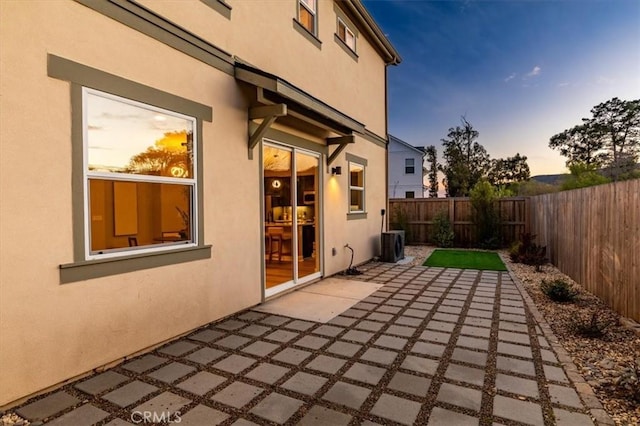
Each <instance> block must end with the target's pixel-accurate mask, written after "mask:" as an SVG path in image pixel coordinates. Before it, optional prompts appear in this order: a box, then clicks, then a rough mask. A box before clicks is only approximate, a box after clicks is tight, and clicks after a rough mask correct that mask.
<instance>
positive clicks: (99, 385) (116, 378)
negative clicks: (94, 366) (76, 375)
mask: <svg viewBox="0 0 640 426" xmlns="http://www.w3.org/2000/svg"><path fill="white" fill-rule="evenodd" d="M127 380H129V378H128V377H127V376H125V375H122V374H119V373H116V372H115V371H105V372H104V373H101V374H98V375H97V376H94V377H92V378H91V379H89V380H85V381H84V382H80V383H78V384H76V385H75V386H74V387H75V388H76V389H78V390H81V391H82V392H85V393H88V394H89V395H97V394H99V393H102V392H104V391H106V390H108V389H111V388H113V387H116V386H118V385H119V384H121V383H124V382H126V381H127Z"/></svg>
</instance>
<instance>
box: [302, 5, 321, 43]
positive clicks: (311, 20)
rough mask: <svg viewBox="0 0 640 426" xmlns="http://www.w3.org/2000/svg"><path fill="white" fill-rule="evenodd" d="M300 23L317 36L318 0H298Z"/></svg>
mask: <svg viewBox="0 0 640 426" xmlns="http://www.w3.org/2000/svg"><path fill="white" fill-rule="evenodd" d="M298 22H299V23H300V24H301V25H302V26H303V27H304V28H306V29H307V31H309V32H310V33H311V34H313V35H317V26H318V25H317V24H318V16H317V4H316V0H298Z"/></svg>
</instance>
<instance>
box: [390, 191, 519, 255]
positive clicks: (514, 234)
mask: <svg viewBox="0 0 640 426" xmlns="http://www.w3.org/2000/svg"><path fill="white" fill-rule="evenodd" d="M498 210H499V211H500V217H501V218H502V223H501V225H500V227H501V234H502V245H503V246H508V245H509V244H511V243H512V242H514V241H516V240H518V238H519V237H520V234H522V233H524V232H527V230H528V215H527V212H528V209H527V199H526V198H524V197H508V198H500V199H499V200H498ZM389 211H390V213H391V216H390V227H391V229H404V230H405V232H406V234H407V235H408V236H409V238H408V239H407V242H408V243H413V244H434V243H435V241H434V240H433V236H434V220H435V218H436V215H437V214H438V213H439V212H441V211H444V212H446V214H447V215H448V217H449V221H450V222H451V224H452V226H453V232H454V245H455V246H457V247H472V246H474V245H476V244H477V241H476V239H475V225H474V224H473V222H472V216H471V215H472V208H471V201H470V200H469V198H411V199H391V200H389Z"/></svg>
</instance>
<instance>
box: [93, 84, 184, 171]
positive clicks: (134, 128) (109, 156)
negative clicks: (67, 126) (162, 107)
mask: <svg viewBox="0 0 640 426" xmlns="http://www.w3.org/2000/svg"><path fill="white" fill-rule="evenodd" d="M86 120H87V127H86V134H87V165H88V169H89V170H90V171H95V172H111V173H128V174H143V175H152V176H166V177H178V178H189V177H193V155H192V146H193V143H192V142H193V141H192V138H193V126H194V122H193V120H191V119H186V118H183V117H181V116H177V115H174V114H169V113H167V112H163V111H159V110H155V109H151V108H149V107H145V106H141V105H139V104H137V103H129V102H122V101H121V100H116V99H113V98H111V97H105V96H101V95H100V94H97V93H94V92H89V93H87V94H86Z"/></svg>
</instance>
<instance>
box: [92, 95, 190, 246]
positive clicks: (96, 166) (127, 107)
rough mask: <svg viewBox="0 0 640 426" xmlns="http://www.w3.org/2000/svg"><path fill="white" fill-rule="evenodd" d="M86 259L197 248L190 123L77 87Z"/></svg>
mask: <svg viewBox="0 0 640 426" xmlns="http://www.w3.org/2000/svg"><path fill="white" fill-rule="evenodd" d="M82 97H83V132H84V209H85V215H84V216H85V218H86V219H85V239H84V240H85V254H86V258H87V259H96V258H102V257H114V256H118V255H123V254H130V253H131V252H132V251H136V252H151V251H158V250H167V249H172V248H176V247H178V248H181V247H185V246H194V245H196V244H197V239H198V236H197V235H196V230H197V229H198V228H197V224H196V222H197V219H198V218H197V217H196V213H195V212H196V211H197V209H196V208H195V207H194V206H196V205H197V204H196V196H197V185H198V183H197V178H196V176H197V172H196V164H197V159H196V158H195V156H196V151H195V150H194V138H196V137H197V135H196V134H195V133H196V128H197V127H196V119H195V118H193V117H189V116H186V115H182V114H179V113H176V112H173V111H169V110H166V109H161V108H157V107H154V106H151V105H147V104H143V103H140V102H137V101H133V100H130V99H126V98H122V97H119V96H114V95H111V94H107V93H104V92H100V91H97V90H93V89H88V88H84V89H83V94H82Z"/></svg>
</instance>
